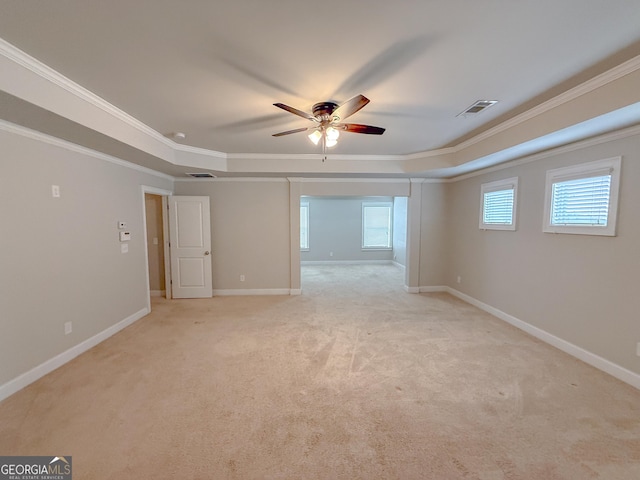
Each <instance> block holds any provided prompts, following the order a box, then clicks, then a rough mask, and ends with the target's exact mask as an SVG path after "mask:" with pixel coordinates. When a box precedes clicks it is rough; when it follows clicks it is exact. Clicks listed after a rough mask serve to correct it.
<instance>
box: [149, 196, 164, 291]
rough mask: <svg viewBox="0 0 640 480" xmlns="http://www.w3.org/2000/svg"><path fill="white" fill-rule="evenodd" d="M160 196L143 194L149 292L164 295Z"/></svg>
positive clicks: (162, 228)
mask: <svg viewBox="0 0 640 480" xmlns="http://www.w3.org/2000/svg"><path fill="white" fill-rule="evenodd" d="M162 203H163V202H162V196H161V195H155V194H152V193H145V194H144V211H145V216H146V229H147V265H148V271H149V294H150V295H151V296H152V297H166V295H167V286H166V280H165V261H164V260H165V257H164V223H163V219H162Z"/></svg>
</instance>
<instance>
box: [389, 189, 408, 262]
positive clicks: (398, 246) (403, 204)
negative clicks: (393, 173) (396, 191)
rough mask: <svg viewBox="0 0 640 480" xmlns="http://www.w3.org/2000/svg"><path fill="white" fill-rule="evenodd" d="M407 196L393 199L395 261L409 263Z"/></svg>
mask: <svg viewBox="0 0 640 480" xmlns="http://www.w3.org/2000/svg"><path fill="white" fill-rule="evenodd" d="M407 207H408V202H407V197H395V198H394V199H393V261H394V262H396V263H397V264H399V265H403V266H405V265H406V264H407Z"/></svg>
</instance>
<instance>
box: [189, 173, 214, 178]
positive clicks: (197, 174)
mask: <svg viewBox="0 0 640 480" xmlns="http://www.w3.org/2000/svg"><path fill="white" fill-rule="evenodd" d="M187 175H189V176H190V177H193V178H216V176H215V175H212V174H210V173H208V172H202V173H189V172H187Z"/></svg>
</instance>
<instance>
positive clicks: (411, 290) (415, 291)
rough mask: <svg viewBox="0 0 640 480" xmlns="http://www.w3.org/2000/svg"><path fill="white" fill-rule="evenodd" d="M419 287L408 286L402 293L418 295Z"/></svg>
mask: <svg viewBox="0 0 640 480" xmlns="http://www.w3.org/2000/svg"><path fill="white" fill-rule="evenodd" d="M420 288H421V287H410V286H408V285H405V286H404V291H405V292H407V293H420Z"/></svg>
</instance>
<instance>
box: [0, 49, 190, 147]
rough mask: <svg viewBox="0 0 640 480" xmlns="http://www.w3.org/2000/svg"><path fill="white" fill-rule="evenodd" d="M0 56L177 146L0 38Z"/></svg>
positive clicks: (137, 127)
mask: <svg viewBox="0 0 640 480" xmlns="http://www.w3.org/2000/svg"><path fill="white" fill-rule="evenodd" d="M0 55H3V56H5V57H6V58H8V59H9V60H11V61H13V62H15V63H17V64H18V65H21V66H22V67H24V68H26V69H27V70H30V71H31V72H33V73H35V74H36V75H38V76H39V77H41V78H43V79H45V80H47V81H49V82H51V83H53V84H54V85H57V86H59V87H61V88H63V89H64V90H66V91H67V92H69V93H71V94H72V95H75V96H76V97H78V98H79V99H81V100H83V101H85V102H87V103H89V104H91V105H93V106H94V107H97V108H99V109H100V110H102V111H104V112H106V113H108V114H109V115H111V116H113V117H115V118H116V119H118V120H120V121H121V122H123V123H126V124H127V125H129V126H131V127H133V128H135V129H137V130H139V131H140V132H142V133H144V134H146V135H149V136H150V137H153V138H154V139H155V140H159V141H161V142H162V143H164V144H165V145H167V146H169V147H172V148H175V147H176V145H178V144H176V143H175V142H174V141H173V140H170V139H168V138H166V137H165V136H164V135H162V134H160V133H159V132H157V131H155V130H154V129H153V128H151V127H149V126H148V125H146V124H144V123H142V122H141V121H140V120H138V119H136V118H135V117H132V116H131V115H129V114H128V113H126V112H125V111H123V110H120V109H119V108H118V107H116V106H114V105H112V104H111V103H109V102H107V101H106V100H105V99H103V98H102V97H99V96H98V95H96V94H95V93H93V92H91V91H90V90H87V89H86V88H84V87H83V86H81V85H79V84H77V83H76V82H74V81H73V80H71V79H69V78H67V77H65V76H64V75H62V74H61V73H59V72H57V71H56V70H54V69H53V68H51V67H49V66H48V65H46V64H44V63H42V62H40V61H39V60H37V59H35V58H33V57H32V56H30V55H29V54H27V53H25V52H23V51H22V50H20V49H19V48H17V47H15V46H14V45H12V44H10V43H9V42H7V41H6V40H3V39H2V38H0Z"/></svg>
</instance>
